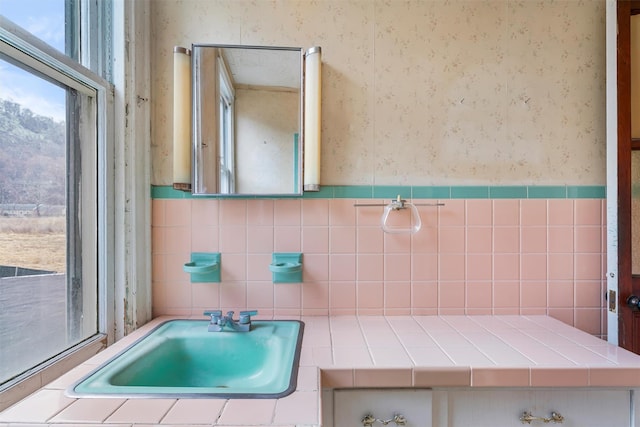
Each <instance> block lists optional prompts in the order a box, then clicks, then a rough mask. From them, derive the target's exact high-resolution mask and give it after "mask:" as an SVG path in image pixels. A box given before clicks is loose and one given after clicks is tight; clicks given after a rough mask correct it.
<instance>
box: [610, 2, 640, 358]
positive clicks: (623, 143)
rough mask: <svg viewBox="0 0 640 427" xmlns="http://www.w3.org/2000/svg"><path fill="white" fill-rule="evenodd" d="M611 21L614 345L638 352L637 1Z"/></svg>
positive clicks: (639, 5)
mask: <svg viewBox="0 0 640 427" xmlns="http://www.w3.org/2000/svg"><path fill="white" fill-rule="evenodd" d="M617 23H618V28H617V30H618V37H617V61H616V63H617V140H618V141H617V180H618V183H617V190H618V191H617V205H618V208H617V216H618V221H617V232H618V239H617V246H618V251H617V252H618V262H617V267H618V280H617V282H618V343H619V345H620V346H621V347H624V348H626V349H628V350H631V351H633V352H635V353H640V1H618V3H617Z"/></svg>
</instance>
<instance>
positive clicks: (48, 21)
mask: <svg viewBox="0 0 640 427" xmlns="http://www.w3.org/2000/svg"><path fill="white" fill-rule="evenodd" d="M25 29H26V30H27V31H29V32H30V33H32V34H34V35H35V36H37V37H38V38H40V39H42V40H44V41H46V42H47V43H49V44H50V45H51V46H53V47H55V48H56V49H58V50H61V51H63V52H64V37H65V36H64V31H65V30H64V16H60V15H58V14H55V15H49V16H37V17H34V16H29V17H28V18H27V24H26V27H25Z"/></svg>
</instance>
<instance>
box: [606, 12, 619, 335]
mask: <svg viewBox="0 0 640 427" xmlns="http://www.w3.org/2000/svg"><path fill="white" fill-rule="evenodd" d="M617 39H618V8H617V1H616V0H607V4H606V75H607V81H606V98H607V99H606V111H607V114H606V116H607V125H606V133H607V137H606V139H607V143H606V153H607V154H606V168H607V183H606V185H607V199H606V206H607V207H606V210H607V273H606V275H607V293H606V297H607V307H608V309H607V340H608V341H609V342H610V343H612V344H615V345H618V302H617V300H618V299H619V298H616V303H615V304H611V301H608V300H609V299H610V298H611V297H610V295H618V197H617V196H618V79H617V74H618V71H617V70H618V64H617V61H618V59H617V58H618V46H617V42H618V40H617ZM609 76H615V77H616V78H610V77H609Z"/></svg>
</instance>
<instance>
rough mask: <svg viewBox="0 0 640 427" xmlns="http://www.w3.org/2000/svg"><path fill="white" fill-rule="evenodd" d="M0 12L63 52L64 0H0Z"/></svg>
mask: <svg viewBox="0 0 640 427" xmlns="http://www.w3.org/2000/svg"><path fill="white" fill-rule="evenodd" d="M0 14H2V15H4V16H5V17H6V18H8V19H10V20H11V21H13V22H15V23H16V24H18V25H20V26H21V27H22V28H24V29H25V30H27V31H29V32H30V33H31V34H33V35H34V36H36V37H38V38H39V39H40V40H42V41H44V42H46V43H48V44H49V45H51V46H53V47H54V48H56V49H58V50H59V51H60V52H63V53H64V52H65V1H64V0H0Z"/></svg>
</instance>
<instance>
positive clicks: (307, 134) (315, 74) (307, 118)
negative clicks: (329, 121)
mask: <svg viewBox="0 0 640 427" xmlns="http://www.w3.org/2000/svg"><path fill="white" fill-rule="evenodd" d="M321 59H322V50H321V49H320V47H319V46H315V47H312V48H310V49H308V50H307V52H306V54H305V62H304V66H305V71H304V191H320V153H321V146H320V118H321V108H320V107H321V102H320V100H321V98H322V96H321V92H322V75H321V68H322V60H321Z"/></svg>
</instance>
